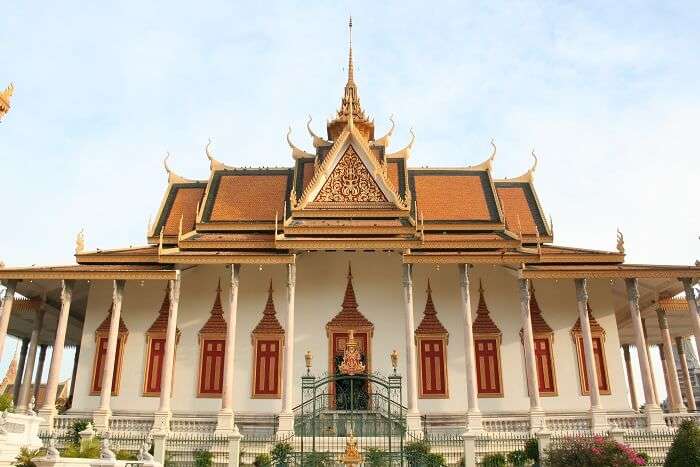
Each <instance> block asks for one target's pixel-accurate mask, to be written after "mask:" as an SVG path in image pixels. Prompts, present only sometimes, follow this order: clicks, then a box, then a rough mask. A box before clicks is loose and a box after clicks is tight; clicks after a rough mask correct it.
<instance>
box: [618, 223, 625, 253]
mask: <svg viewBox="0 0 700 467" xmlns="http://www.w3.org/2000/svg"><path fill="white" fill-rule="evenodd" d="M617 251H618V252H619V253H620V254H623V255H624V254H625V236H624V235H622V232H620V229H619V228H618V229H617Z"/></svg>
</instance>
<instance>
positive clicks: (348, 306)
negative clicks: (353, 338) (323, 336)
mask: <svg viewBox="0 0 700 467" xmlns="http://www.w3.org/2000/svg"><path fill="white" fill-rule="evenodd" d="M326 329H327V330H328V331H329V332H330V331H332V330H340V331H347V330H354V331H358V330H366V331H369V332H370V334H371V333H372V331H373V330H374V324H372V322H371V321H370V320H368V319H367V318H366V317H365V315H363V314H362V313H361V312H360V310H359V309H358V306H357V299H356V298H355V289H354V287H353V286H352V267H351V266H350V265H348V283H347V286H346V287H345V296H344V297H343V304H342V306H341V310H340V312H339V313H338V314H337V315H335V316H334V317H333V319H332V320H330V321H329V322H328V324H326Z"/></svg>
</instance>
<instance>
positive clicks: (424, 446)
mask: <svg viewBox="0 0 700 467" xmlns="http://www.w3.org/2000/svg"><path fill="white" fill-rule="evenodd" d="M429 453H430V444H428V442H427V441H413V442H412V443H408V444H406V446H404V454H405V455H406V462H407V463H408V465H409V466H410V467H423V466H424V465H425V464H424V462H425V457H426V456H427V455H428V454H429Z"/></svg>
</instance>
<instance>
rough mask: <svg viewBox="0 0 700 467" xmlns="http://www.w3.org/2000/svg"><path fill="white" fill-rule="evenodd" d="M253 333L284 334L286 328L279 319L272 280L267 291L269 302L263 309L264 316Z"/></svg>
mask: <svg viewBox="0 0 700 467" xmlns="http://www.w3.org/2000/svg"><path fill="white" fill-rule="evenodd" d="M253 334H284V328H283V327H282V325H281V324H280V322H279V320H278V319H277V311H276V310H275V302H274V301H273V300H272V280H270V288H269V289H268V291H267V303H266V304H265V309H264V310H263V316H262V319H261V320H260V322H259V323H258V325H257V326H255V329H253Z"/></svg>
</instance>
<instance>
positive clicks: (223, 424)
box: [216, 264, 241, 434]
mask: <svg viewBox="0 0 700 467" xmlns="http://www.w3.org/2000/svg"><path fill="white" fill-rule="evenodd" d="M240 270H241V265H240V264H232V265H231V288H230V290H229V300H228V309H229V315H228V322H227V324H226V353H225V354H224V390H223V397H222V398H221V409H220V410H219V415H218V417H217V421H216V432H217V433H219V434H224V433H231V432H232V431H233V421H234V418H233V385H234V378H233V368H234V359H235V356H236V317H237V315H238V282H239V277H240Z"/></svg>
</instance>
